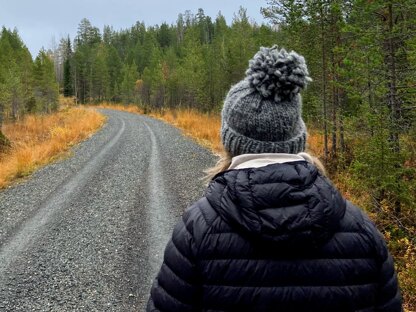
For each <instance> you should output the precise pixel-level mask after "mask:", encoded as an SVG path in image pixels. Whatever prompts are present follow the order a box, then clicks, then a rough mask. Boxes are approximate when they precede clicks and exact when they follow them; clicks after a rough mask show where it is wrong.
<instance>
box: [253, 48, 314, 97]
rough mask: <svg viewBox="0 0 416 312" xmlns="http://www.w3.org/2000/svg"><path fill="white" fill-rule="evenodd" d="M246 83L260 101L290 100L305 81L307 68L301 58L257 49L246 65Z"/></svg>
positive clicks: (276, 49)
mask: <svg viewBox="0 0 416 312" xmlns="http://www.w3.org/2000/svg"><path fill="white" fill-rule="evenodd" d="M246 79H247V80H248V81H249V83H250V85H251V87H252V88H255V89H256V90H257V91H258V92H259V93H260V94H261V95H262V96H263V97H265V98H269V97H272V96H273V97H274V101H275V102H280V101H284V100H289V101H290V100H291V99H292V98H293V97H294V96H296V95H297V94H298V93H299V92H300V90H301V89H304V88H305V87H306V85H307V83H308V82H309V81H312V79H311V78H310V77H309V73H308V68H307V67H306V64H305V59H304V58H303V56H301V55H299V54H297V53H296V52H293V51H292V52H286V50H285V49H281V50H278V47H277V46H276V45H275V46H273V47H271V48H264V47H262V48H260V51H259V52H257V53H256V55H254V57H253V59H251V60H250V62H249V68H248V70H247V71H246Z"/></svg>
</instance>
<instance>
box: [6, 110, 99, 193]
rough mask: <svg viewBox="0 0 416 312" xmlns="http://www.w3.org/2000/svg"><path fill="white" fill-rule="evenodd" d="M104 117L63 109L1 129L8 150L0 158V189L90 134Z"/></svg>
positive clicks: (31, 116)
mask: <svg viewBox="0 0 416 312" xmlns="http://www.w3.org/2000/svg"><path fill="white" fill-rule="evenodd" d="M104 121H105V117H104V116H103V115H102V114H100V113H98V112H96V111H94V110H90V109H85V108H76V107H72V108H66V109H65V110H63V111H60V112H57V113H53V114H50V115H28V116H26V117H25V118H24V119H22V120H20V121H18V122H16V123H9V124H5V125H4V126H3V133H4V134H5V135H6V136H7V137H8V138H9V140H10V142H11V144H12V147H11V149H10V150H9V151H8V152H7V153H5V154H3V155H0V188H4V187H5V186H7V185H9V184H10V183H11V182H13V181H14V180H15V179H17V178H20V177H23V176H26V175H28V174H29V173H31V172H33V170H35V169H36V168H37V167H39V166H41V165H44V164H46V163H49V162H50V161H52V160H54V159H55V158H57V157H58V156H61V155H62V154H63V153H64V152H66V151H68V149H69V148H70V147H71V146H72V145H74V144H75V143H78V142H80V141H82V140H84V139H86V138H88V137H89V136H90V135H91V134H92V133H94V132H95V131H96V130H97V129H98V128H100V127H101V126H102V124H103V123H104Z"/></svg>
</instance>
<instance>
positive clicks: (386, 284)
mask: <svg viewBox="0 0 416 312" xmlns="http://www.w3.org/2000/svg"><path fill="white" fill-rule="evenodd" d="M366 219H367V218H366ZM367 226H369V227H370V231H371V232H372V234H373V238H374V240H375V246H376V249H377V253H378V257H379V261H380V262H379V263H380V271H379V272H380V273H379V287H378V294H377V306H376V310H375V311H377V312H401V311H403V308H402V298H401V294H400V289H399V285H398V281H397V275H396V271H395V269H394V263H393V258H392V256H391V255H390V253H389V251H388V249H387V245H386V242H385V240H384V238H383V236H382V234H381V233H380V232H379V231H378V230H377V229H376V227H375V225H374V224H373V223H372V222H371V221H369V219H367Z"/></svg>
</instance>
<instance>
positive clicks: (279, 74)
mask: <svg viewBox="0 0 416 312" xmlns="http://www.w3.org/2000/svg"><path fill="white" fill-rule="evenodd" d="M249 64H250V65H249V68H248V70H247V71H246V77H245V78H244V79H243V80H242V81H240V82H239V83H237V84H236V85H235V86H233V87H232V88H231V90H230V91H229V93H228V95H227V97H226V99H225V101H224V107H223V110H222V126H221V138H222V143H223V145H224V147H225V149H226V150H227V151H228V152H230V153H231V154H232V155H233V156H236V155H241V154H249V153H291V154H297V153H299V152H303V151H304V150H305V142H306V127H305V124H304V122H303V120H302V116H301V114H302V109H301V106H302V100H301V96H300V94H299V92H300V90H301V89H303V88H305V87H306V85H307V83H308V82H309V81H311V79H310V78H309V76H308V69H307V67H306V64H305V60H304V58H303V57H302V56H300V55H298V54H297V53H295V52H290V53H288V52H286V51H285V50H284V49H281V50H278V48H277V47H276V46H274V47H272V48H261V49H260V51H259V52H257V54H256V55H255V56H254V58H253V59H252V60H250V62H249Z"/></svg>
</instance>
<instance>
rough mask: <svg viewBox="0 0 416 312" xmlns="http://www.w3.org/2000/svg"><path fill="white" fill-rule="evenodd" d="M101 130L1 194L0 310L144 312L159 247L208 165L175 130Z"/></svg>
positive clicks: (117, 115)
mask: <svg viewBox="0 0 416 312" xmlns="http://www.w3.org/2000/svg"><path fill="white" fill-rule="evenodd" d="M100 111H101V112H103V113H104V114H105V115H107V116H108V121H107V123H106V125H105V126H104V127H103V128H102V129H101V130H100V131H99V132H97V133H96V134H95V135H93V136H92V137H91V138H90V139H89V140H87V141H84V142H83V143H81V144H79V145H77V146H76V147H75V148H73V150H72V157H69V158H67V159H64V160H61V161H58V162H56V163H53V164H50V165H48V166H45V167H43V168H42V169H40V170H38V171H37V172H35V173H34V174H33V175H32V176H31V177H29V178H28V179H26V180H25V181H21V182H19V183H17V184H15V185H13V186H11V187H9V188H7V189H6V190H3V191H1V192H0V311H25V312H26V311H143V310H144V308H145V305H146V303H147V299H148V295H149V290H150V286H151V283H152V282H153V279H154V277H155V274H156V272H157V271H158V270H159V267H160V265H161V261H162V256H163V251H164V247H165V245H166V243H167V241H168V239H169V237H170V235H171V232H172V229H173V226H174V225H175V224H176V222H177V221H178V219H179V218H180V216H181V214H182V212H183V211H184V209H185V208H186V207H187V206H189V205H190V204H191V203H192V202H193V201H195V200H197V199H198V198H199V197H200V196H201V195H202V194H203V191H204V188H205V187H204V185H203V183H202V181H201V178H202V177H203V170H204V169H205V168H207V167H209V166H212V165H213V164H214V162H215V160H216V157H215V156H213V155H212V154H211V153H210V152H209V151H208V150H206V149H205V148H203V147H201V146H199V145H198V144H196V143H195V142H194V141H192V140H191V139H189V138H186V137H184V136H183V135H181V133H180V131H179V130H177V129H176V128H174V127H172V126H170V125H167V124H165V123H163V122H161V121H159V120H156V119H152V118H149V117H146V116H140V115H135V114H130V113H126V112H120V111H113V110H104V109H102V110H100Z"/></svg>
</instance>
